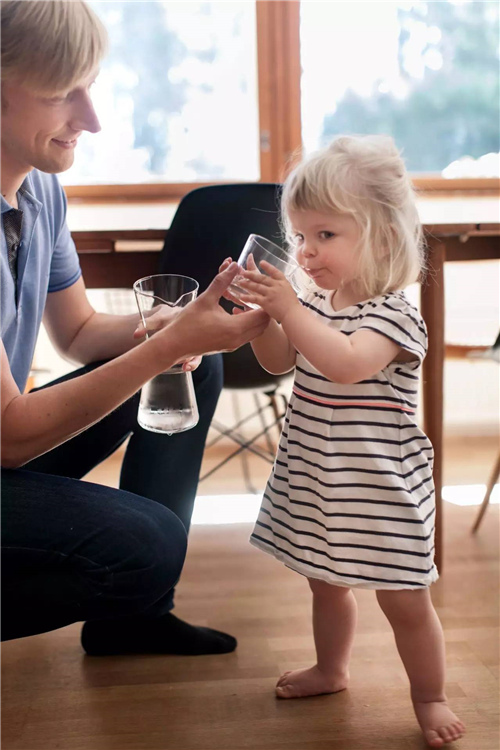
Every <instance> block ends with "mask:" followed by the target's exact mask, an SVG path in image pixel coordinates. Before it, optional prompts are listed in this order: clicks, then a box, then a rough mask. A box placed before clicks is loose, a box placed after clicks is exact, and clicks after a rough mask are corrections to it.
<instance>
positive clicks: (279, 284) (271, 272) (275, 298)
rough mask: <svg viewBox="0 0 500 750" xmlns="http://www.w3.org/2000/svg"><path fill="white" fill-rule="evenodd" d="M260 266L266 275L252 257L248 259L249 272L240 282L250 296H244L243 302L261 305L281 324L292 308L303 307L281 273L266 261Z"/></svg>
mask: <svg viewBox="0 0 500 750" xmlns="http://www.w3.org/2000/svg"><path fill="white" fill-rule="evenodd" d="M260 265H261V267H262V269H263V270H264V271H265V272H266V273H265V274H263V273H261V272H260V271H259V270H258V269H257V266H256V265H255V261H254V260H253V258H252V257H251V256H250V257H249V258H248V261H247V270H246V271H243V273H242V277H241V279H240V280H239V282H238V283H239V284H240V285H241V286H242V287H244V288H245V289H248V294H246V295H245V296H242V298H241V300H242V302H246V303H247V304H248V303H253V304H256V305H259V307H262V309H263V310H265V311H266V313H267V314H268V315H269V316H270V317H271V318H274V319H275V320H277V321H278V322H281V321H282V320H283V319H284V317H285V315H286V314H287V313H288V312H289V311H290V309H291V308H292V307H294V306H295V305H298V306H299V307H300V306H301V305H300V302H299V300H298V299H297V295H296V294H295V292H294V290H293V288H292V287H291V285H290V284H289V282H288V280H287V278H286V276H285V275H284V274H283V273H281V271H278V269H277V268H275V267H274V266H273V265H271V263H268V262H267V261H265V260H263V261H261V264H260Z"/></svg>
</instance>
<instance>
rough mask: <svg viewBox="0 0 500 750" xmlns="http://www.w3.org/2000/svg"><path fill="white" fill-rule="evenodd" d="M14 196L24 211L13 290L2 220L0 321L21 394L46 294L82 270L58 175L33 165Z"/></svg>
mask: <svg viewBox="0 0 500 750" xmlns="http://www.w3.org/2000/svg"><path fill="white" fill-rule="evenodd" d="M17 199H18V203H19V209H20V210H21V211H22V212H23V224H22V231H21V239H20V244H19V250H18V256H17V295H16V289H15V286H14V284H15V282H14V279H13V278H12V273H11V271H10V268H9V261H8V255H7V243H6V240H5V233H4V229H3V220H2V227H1V238H2V239H1V256H0V285H1V297H0V313H1V322H0V325H1V334H2V341H3V344H4V346H5V350H6V352H7V357H8V359H9V363H10V368H11V371H12V375H13V377H14V380H15V381H16V383H17V385H18V388H19V390H20V391H21V393H22V392H23V391H24V388H25V386H26V381H27V379H28V375H29V372H30V368H31V363H32V360H33V353H34V351H35V344H36V340H37V337H38V331H39V330H40V324H41V321H42V316H43V311H44V309H45V303H46V300H47V294H48V293H50V292H59V291H61V290H62V289H66V288H67V287H69V286H71V285H72V284H74V283H75V282H76V281H77V280H78V279H79V278H80V276H81V270H80V263H79V260H78V255H77V252H76V248H75V244H74V242H73V240H72V239H71V234H70V232H69V229H68V226H67V224H66V196H65V194H64V191H63V189H62V187H61V185H60V184H59V181H58V179H57V177H56V176H55V175H51V174H44V173H43V172H39V171H38V170H36V169H34V170H33V171H32V172H30V174H29V175H28V176H27V177H26V179H25V180H24V182H23V184H22V185H21V187H20V189H19V191H18V193H17ZM1 203H2V214H3V213H5V211H9V210H10V209H11V208H12V206H10V205H9V204H8V203H7V201H6V200H5V199H4V198H3V196H1ZM16 296H17V302H16Z"/></svg>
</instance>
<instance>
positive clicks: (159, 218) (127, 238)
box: [68, 197, 500, 569]
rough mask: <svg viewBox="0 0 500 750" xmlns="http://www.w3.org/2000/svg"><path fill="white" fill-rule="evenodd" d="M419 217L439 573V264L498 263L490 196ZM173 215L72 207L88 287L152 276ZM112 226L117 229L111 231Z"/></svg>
mask: <svg viewBox="0 0 500 750" xmlns="http://www.w3.org/2000/svg"><path fill="white" fill-rule="evenodd" d="M419 212H420V216H421V219H422V223H423V225H424V231H425V236H426V241H427V246H428V249H429V267H430V273H429V275H428V278H427V281H426V282H425V284H423V285H422V288H421V310H422V315H423V317H424V320H425V321H426V324H427V328H428V332H429V350H428V353H427V357H426V358H425V360H424V366H423V414H424V430H425V432H426V433H427V435H428V436H429V439H430V440H431V442H432V444H433V446H434V452H435V462H434V482H435V486H436V564H437V566H438V568H440V569H442V556H443V522H442V497H441V491H442V466H443V370H444V354H445V341H444V320H445V318H444V306H445V289H444V263H445V262H446V261H473V260H489V259H496V260H499V259H500V239H499V238H500V216H499V204H498V200H497V198H495V197H493V198H489V197H487V198H465V197H464V198H460V197H458V198H457V197H453V198H448V199H446V198H437V199H429V198H425V199H420V200H419ZM174 213H175V204H155V205H150V204H148V205H145V204H136V205H134V206H123V205H121V206H103V205H95V206H89V205H88V204H85V205H79V206H77V205H71V204H70V207H69V209H68V222H69V226H70V229H71V230H72V234H73V238H74V240H75V243H76V246H77V250H78V253H79V255H80V262H81V266H82V271H83V275H84V278H85V282H86V284H87V286H88V287H89V288H92V287H93V288H123V287H131V286H132V283H133V282H134V281H135V280H136V279H138V278H139V277H141V276H148V275H149V274H153V273H156V272H157V267H158V252H159V250H160V249H161V247H162V244H163V238H164V236H165V231H166V228H167V227H168V226H169V225H170V221H171V219H172V217H173V215H174ZM89 225H90V226H91V227H92V228H91V229H88V226H89ZM113 226H115V227H120V228H119V229H112V228H111V227H113Z"/></svg>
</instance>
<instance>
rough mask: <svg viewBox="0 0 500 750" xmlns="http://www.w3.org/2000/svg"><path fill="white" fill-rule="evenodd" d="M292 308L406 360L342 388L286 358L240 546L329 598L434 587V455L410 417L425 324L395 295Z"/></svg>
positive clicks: (313, 301) (324, 296)
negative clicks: (271, 456) (276, 440)
mask: <svg viewBox="0 0 500 750" xmlns="http://www.w3.org/2000/svg"><path fill="white" fill-rule="evenodd" d="M302 304H303V305H304V306H306V307H307V308H309V310H310V311H311V312H312V313H313V314H314V315H317V316H319V317H320V318H321V320H323V321H324V322H325V324H326V325H329V326H331V327H332V328H335V329H337V330H339V331H342V332H343V333H345V334H346V335H347V336H349V335H350V334H352V333H354V332H355V331H358V330H360V329H362V328H364V329H369V330H372V331H376V332H377V333H379V334H381V335H383V336H386V337H387V338H390V339H391V340H393V341H395V342H396V343H397V344H399V345H400V346H401V348H402V349H404V350H406V351H407V352H410V353H411V354H413V355H414V359H412V361H411V362H408V363H406V362H405V363H403V362H392V363H391V364H389V365H388V366H387V367H385V368H384V369H383V370H382V371H381V372H379V373H377V374H376V375H374V376H373V377H370V378H368V379H367V380H363V381H362V382H359V383H354V384H348V385H346V384H339V383H334V382H332V381H331V380H328V379H327V378H325V377H324V376H323V375H321V374H320V373H319V372H318V371H317V370H316V369H315V368H314V367H312V365H310V364H309V362H308V361H307V360H306V359H304V357H302V356H301V355H300V354H297V362H296V370H295V382H294V387H293V393H292V396H291V398H290V403H289V405H288V411H287V415H286V418H285V425H284V428H283V432H282V434H281V439H280V445H279V449H278V455H277V457H276V461H275V464H274V467H273V471H272V474H271V477H270V479H269V481H268V484H267V487H266V491H265V493H264V498H263V501H262V506H261V509H260V513H259V516H258V519H257V522H256V525H255V528H254V531H253V533H252V536H251V540H250V541H251V542H252V544H254V545H255V546H256V547H259V548H260V549H262V550H264V551H265V552H269V553H270V554H272V555H274V557H276V558H277V559H278V560H281V561H282V562H283V563H285V565H287V566H288V567H290V568H292V569H293V570H296V571H298V572H299V573H302V574H303V575H305V576H308V577H309V578H319V579H322V580H324V581H327V582H328V583H332V584H336V585H339V586H351V587H356V588H369V589H413V588H421V587H423V586H428V585H429V584H431V583H432V582H433V581H435V580H436V579H437V577H438V574H437V570H436V567H435V565H434V563H433V556H434V520H435V518H434V517H435V506H434V485H433V480H432V464H433V450H432V445H431V443H430V441H429V439H428V438H427V437H426V435H425V434H424V433H423V432H422V430H421V429H420V428H419V427H418V426H417V424H416V417H415V410H416V406H417V390H418V381H419V372H420V367H421V364H422V360H423V358H424V356H425V353H426V350H427V332H426V328H425V324H424V322H423V320H422V318H421V316H420V313H419V312H418V310H417V309H416V308H415V307H414V306H413V305H412V304H411V303H410V302H409V301H408V299H407V297H406V296H405V294H404V292H393V293H390V294H384V295H381V296H379V297H376V298H374V299H372V300H368V301H365V302H361V303H359V304H357V305H353V306H352V307H347V308H345V309H343V310H341V311H339V312H336V311H335V310H334V309H333V307H332V305H331V303H330V301H329V294H328V293H324V292H313V293H310V294H308V295H307V296H306V297H305V298H304V299H303V300H302Z"/></svg>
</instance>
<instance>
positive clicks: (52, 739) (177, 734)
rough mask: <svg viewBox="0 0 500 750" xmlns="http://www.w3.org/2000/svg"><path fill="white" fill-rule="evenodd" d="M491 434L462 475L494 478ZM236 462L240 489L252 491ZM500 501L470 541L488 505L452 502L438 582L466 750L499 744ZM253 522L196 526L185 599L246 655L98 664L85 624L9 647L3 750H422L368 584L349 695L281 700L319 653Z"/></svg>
mask: <svg viewBox="0 0 500 750" xmlns="http://www.w3.org/2000/svg"><path fill="white" fill-rule="evenodd" d="M487 442H488V446H487V449H486V458H485V457H484V456H485V454H484V451H483V452H481V456H482V458H481V459H480V460H479V465H480V468H478V462H477V461H476V462H474V460H471V456H472V457H473V454H474V450H477V449H478V443H477V441H476V442H475V443H473V446H472V449H471V447H470V446H469V447H466V448H464V447H463V442H462V447H461V448H460V449H459V450H458V449H457V450H458V453H457V451H454V450H453V449H449V452H448V457H449V458H450V456H451V457H452V458H454V462H453V463H454V465H455V468H454V470H453V471H454V472H455V475H456V476H460V477H462V481H464V482H470V483H472V482H476V481H483V482H484V481H485V476H484V467H483V466H482V462H484V464H485V466H486V464H487V465H488V466H489V464H490V456H491V461H492V460H493V455H494V452H495V450H496V449H497V448H496V443H495V441H487ZM448 448H449V446H448ZM450 450H451V453H450ZM460 451H461V452H460ZM452 454H453V455H452ZM448 463H449V462H448ZM448 470H449V469H448ZM235 471H236V475H237V467H236V469H233V470H232V478H231V480H230V483H234V484H235V486H236V484H237V483H238V482H239V490H240V491H244V489H242V487H241V479H238V477H237V476H236V479H235V477H234V474H235ZM266 473H267V470H266ZM94 478H96V477H94ZM218 481H219V484H220V482H222V481H223V480H222V479H219V480H218ZM447 481H450V479H448V480H447ZM214 482H215V478H214ZM214 486H215V485H214ZM208 491H209V492H210V491H213V490H212V488H209V490H208ZM498 507H499V506H498V505H497V506H492V507H490V508H489V509H488V514H487V516H486V519H485V521H484V523H483V526H482V527H481V530H480V532H479V534H478V535H477V536H475V537H473V536H471V534H470V526H471V524H472V520H473V517H474V515H475V513H476V512H477V508H471V507H459V506H454V505H450V504H448V503H445V532H446V533H445V539H446V546H445V550H446V559H445V571H444V575H443V576H442V578H441V579H440V580H439V581H438V583H437V584H435V585H434V586H433V588H432V592H433V598H434V602H435V604H436V607H437V610H438V613H439V616H440V618H441V621H442V623H443V626H444V629H445V635H446V642H447V651H448V684H447V690H448V695H449V697H450V699H451V701H452V703H453V706H454V708H455V710H457V712H458V713H459V714H460V716H461V717H462V719H464V720H465V722H466V724H467V726H468V734H467V736H466V737H465V738H464V739H463V740H462V741H461V742H460V743H457V744H456V747H460V748H462V750H499V737H498V665H499V642H498V587H499V569H498V536H499V525H498ZM250 528H251V527H250V525H238V526H212V527H206V526H195V527H194V528H193V529H192V532H191V536H190V545H189V551H188V557H187V562H186V566H185V569H184V572H183V576H182V580H181V583H180V585H179V589H178V594H177V608H176V612H177V614H178V615H179V616H181V617H183V618H185V619H187V620H190V621H191V622H195V623H198V624H204V625H210V626H213V627H219V628H221V629H223V630H227V631H228V632H231V633H233V634H234V635H236V636H237V637H238V640H239V647H238V649H237V651H236V652H235V653H233V654H228V655H223V656H205V657H169V656H163V657H162V656H146V657H141V656H138V657H112V658H89V657H85V656H84V655H83V653H82V651H81V649H80V645H79V630H80V626H79V625H78V624H76V625H72V626H70V627H68V628H64V629H62V630H59V631H56V632H54V633H47V634H44V635H40V636H36V637H33V638H26V639H22V640H18V641H11V642H9V643H6V644H4V646H3V678H2V698H3V712H2V723H3V737H2V749H3V750H56V749H57V750H215V749H217V750H251V749H255V750H281V749H283V750H285V749H287V750H379V749H380V750H423V748H424V747H425V745H424V743H423V742H422V740H421V738H420V733H419V731H418V729H417V727H416V723H415V720H414V717H413V713H412V709H411V705H410V702H409V697H408V688H407V681H406V677H405V674H404V671H403V668H402V666H401V663H400V661H399V659H398V656H397V653H396V649H395V646H394V643H393V638H392V634H391V632H390V629H389V627H388V624H387V622H386V621H385V619H384V617H383V615H382V614H381V612H380V611H379V609H378V607H377V605H376V602H375V597H374V595H373V592H368V591H361V592H358V593H357V594H356V596H357V599H358V602H359V624H358V629H357V639H356V644H355V649H354V654H353V659H352V668H351V673H352V684H351V687H350V689H349V690H348V691H345V692H344V693H341V694H338V695H335V696H321V697H317V698H308V699H305V700H295V701H279V700H276V699H275V698H274V694H273V688H274V683H275V681H276V678H277V676H278V675H279V674H280V672H282V671H283V670H284V669H289V668H297V667H301V666H307V665H309V664H311V663H312V660H313V658H314V652H313V643H312V637H311V626H310V616H309V609H310V597H309V594H308V589H307V586H306V584H305V582H304V579H303V578H302V577H301V576H299V575H296V574H294V573H293V572H291V571H290V570H288V569H286V568H285V567H284V566H282V565H280V564H279V563H277V562H275V561H274V560H272V559H271V558H269V557H268V556H267V555H265V554H263V553H261V552H259V551H258V550H256V549H254V548H253V547H251V546H250V545H249V544H248V536H249V533H250ZM450 747H451V746H450ZM454 747H455V746H454Z"/></svg>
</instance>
